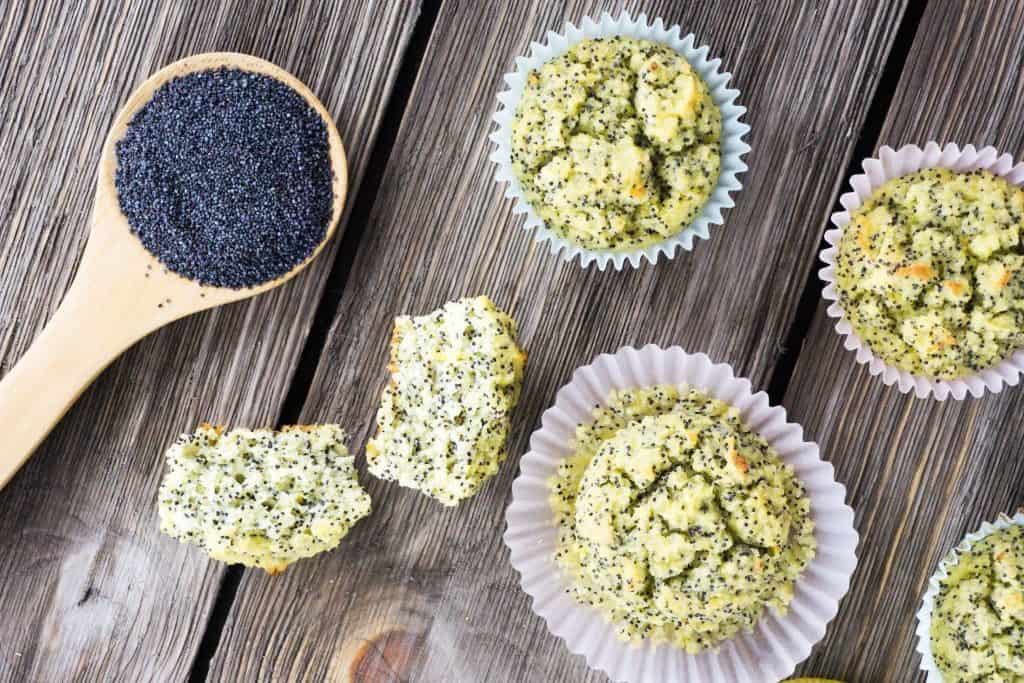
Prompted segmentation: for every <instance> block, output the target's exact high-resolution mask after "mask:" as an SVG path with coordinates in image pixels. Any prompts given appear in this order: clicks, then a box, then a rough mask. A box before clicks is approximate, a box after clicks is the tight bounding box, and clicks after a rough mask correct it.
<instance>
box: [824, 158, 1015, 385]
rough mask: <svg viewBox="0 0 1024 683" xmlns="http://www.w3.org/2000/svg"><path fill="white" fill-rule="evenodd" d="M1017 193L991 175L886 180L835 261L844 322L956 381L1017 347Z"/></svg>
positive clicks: (855, 218)
mask: <svg viewBox="0 0 1024 683" xmlns="http://www.w3.org/2000/svg"><path fill="white" fill-rule="evenodd" d="M1022 226H1024V189H1021V188H1020V187H1017V186H1016V185H1013V184H1011V183H1009V182H1007V181H1006V180H1004V179H1003V178H1000V177H998V176H995V175H993V174H991V173H989V172H988V171H974V172H971V173H956V172H954V171H950V170H948V169H944V168H933V169H927V170H923V171H917V172H915V173H910V174H908V175H905V176H901V177H899V178H894V179H893V180H890V181H888V182H887V183H885V184H884V185H882V186H881V187H879V188H878V189H877V190H875V192H874V194H873V195H872V196H871V198H870V199H869V200H868V201H867V202H866V203H865V204H864V206H862V207H860V208H859V209H857V210H856V211H854V212H853V213H852V214H851V220H850V224H849V225H847V226H846V228H845V230H844V231H843V236H842V239H841V240H840V242H839V246H838V251H837V256H836V290H837V292H838V294H839V302H840V304H841V305H842V307H843V311H844V313H845V315H846V318H847V319H848V320H849V321H850V324H851V325H852V326H853V329H854V331H855V332H856V333H857V335H858V336H860V338H861V339H862V340H863V341H864V342H865V343H866V344H867V345H868V347H869V348H870V349H871V351H872V352H873V353H874V354H875V355H877V356H878V357H879V358H881V359H882V360H884V361H885V362H887V363H889V364H891V365H894V366H896V367H898V368H901V369H903V370H906V371H908V372H911V373H914V374H917V375H923V376H926V377H933V378H937V379H954V378H956V377H962V376H964V375H967V374H971V373H974V372H977V371H979V370H982V369H984V368H988V367H991V366H993V365H995V364H996V363H998V362H999V361H1001V360H1002V359H1004V358H1006V357H1007V356H1008V355H1009V354H1011V353H1012V352H1013V351H1014V350H1016V349H1018V348H1020V347H1021V346H1022V344H1024V249H1022V247H1021V243H1020V233H1021V229H1022Z"/></svg>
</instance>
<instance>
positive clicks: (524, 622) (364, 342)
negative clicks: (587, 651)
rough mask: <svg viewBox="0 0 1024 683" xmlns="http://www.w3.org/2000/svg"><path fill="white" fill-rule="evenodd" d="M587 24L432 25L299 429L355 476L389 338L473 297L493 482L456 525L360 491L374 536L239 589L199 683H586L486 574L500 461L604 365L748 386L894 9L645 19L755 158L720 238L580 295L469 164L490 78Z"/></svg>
mask: <svg viewBox="0 0 1024 683" xmlns="http://www.w3.org/2000/svg"><path fill="white" fill-rule="evenodd" d="M615 6H616V7H618V5H615ZM602 7H605V5H601V4H591V3H584V2H568V3H564V4H556V5H553V4H551V3H542V2H527V1H522V0H520V1H518V2H508V3H501V4H498V3H471V2H446V3H444V5H443V6H442V9H441V13H440V16H439V17H438V19H437V22H436V24H435V27H434V31H433V35H432V37H431V41H430V44H429V46H428V48H427V51H426V55H425V58H424V62H423V64H422V66H421V70H420V72H419V77H418V81H417V83H416V86H415V89H414V91H413V93H412V97H411V101H410V104H409V107H408V109H407V111H406V115H405V118H404V121H403V124H402V128H401V131H400V134H399V137H398V140H397V143H396V145H395V148H394V152H393V154H392V157H391V159H390V162H389V166H388V170H387V173H386V175H385V178H384V181H383V183H382V185H381V187H380V190H379V194H378V198H377V201H376V208H375V211H374V212H373V215H372V218H371V221H370V224H369V225H368V227H367V231H366V233H365V235H364V239H363V241H362V243H361V244H360V246H359V251H358V253H357V255H356V259H355V263H354V266H353V269H352V272H351V274H350V277H349V281H348V284H347V286H346V289H345V291H344V293H343V297H342V300H341V304H340V306H339V310H338V312H337V316H336V318H335V321H334V325H333V328H332V330H331V334H330V337H329V339H328V342H327V344H326V346H325V348H324V349H323V353H322V356H321V362H320V366H319V369H318V371H317V374H316V377H315V381H314V383H313V387H312V390H311V392H310V396H309V399H308V401H307V404H306V408H305V409H304V410H303V413H302V419H303V421H321V420H330V421H340V422H341V423H342V424H343V425H345V426H347V427H348V428H349V429H350V430H351V431H352V443H351V446H352V448H353V450H354V451H355V452H357V453H359V454H360V460H361V454H362V451H363V446H364V444H365V441H366V439H367V437H368V435H369V433H370V432H371V430H372V425H373V415H374V412H375V408H376V404H377V400H378V397H379V393H380V389H381V388H382V386H383V384H384V382H385V379H386V373H385V366H386V364H387V346H388V340H389V338H390V329H391V323H392V319H393V317H394V316H395V315H397V314H400V313H423V312H425V311H428V310H431V309H433V308H435V307H437V306H439V305H440V304H442V303H443V302H444V301H446V300H449V299H453V298H456V297H459V296H462V295H472V294H478V293H487V294H489V295H490V296H492V297H493V298H494V299H495V301H497V302H498V303H499V305H501V306H503V307H505V308H507V309H509V310H510V311H511V312H512V313H513V314H514V316H515V317H516V318H517V320H518V321H519V327H520V339H521V341H522V342H523V344H524V345H525V347H526V348H527V350H528V351H529V353H530V361H529V364H528V368H527V376H526V384H525V388H524V392H523V397H522V401H521V404H520V407H519V409H518V415H517V418H516V424H515V427H514V433H513V435H512V438H511V443H510V447H511V452H512V453H513V454H514V455H513V457H512V458H510V460H511V461H510V462H507V463H506V465H505V466H504V468H503V469H502V471H501V473H500V474H499V475H498V476H497V477H495V479H494V480H493V481H492V482H491V483H490V484H489V485H488V486H487V487H486V488H485V489H484V490H483V491H482V492H481V493H480V494H479V495H478V496H477V497H476V498H474V499H472V500H470V501H468V502H465V503H463V504H462V505H461V506H460V507H459V508H457V509H448V508H443V507H442V506H441V505H439V504H438V503H436V502H433V501H431V500H429V499H427V498H426V497H424V496H422V495H420V494H418V493H416V492H414V491H410V490H407V489H401V488H399V487H398V486H397V485H394V484H390V483H384V482H380V481H377V480H375V479H373V478H371V477H369V476H365V475H364V476H363V481H364V483H365V484H366V485H367V487H368V489H369V491H370V493H371V495H372V497H373V501H374V502H373V504H374V512H373V514H372V515H371V517H370V518H369V519H367V520H365V521H363V522H361V523H360V524H359V525H358V526H357V527H356V529H354V530H353V532H352V533H351V534H350V535H349V537H347V538H346V539H345V541H344V542H343V544H342V546H341V547H340V548H339V549H338V550H337V551H334V552H331V553H327V554H324V555H322V556H320V557H318V558H315V559H312V560H309V561H304V562H302V563H299V564H297V565H296V566H294V567H292V568H290V569H289V570H288V571H287V572H285V573H284V575H282V576H280V577H275V578H269V577H267V576H266V575H264V574H262V573H258V572H246V573H245V574H244V577H243V579H242V583H241V586H240V589H239V592H238V596H237V599H236V601H235V603H234V605H233V608H232V611H231V615H230V617H229V620H228V623H227V626H226V628H225V631H224V634H223V638H222V640H221V645H220V648H219V650H218V652H217V654H216V657H215V658H214V660H213V663H212V667H211V674H212V678H213V679H215V680H257V679H258V680H273V679H296V680H324V679H329V680H349V678H351V679H352V680H356V681H406V680H415V681H495V682H500V681H577V680H595V681H597V680H604V677H603V675H600V674H595V673H592V672H588V670H587V668H586V666H585V664H584V662H583V661H582V659H580V658H576V657H573V656H571V655H570V654H569V653H568V652H567V651H566V649H565V647H564V646H563V644H562V643H561V642H560V641H559V640H558V639H556V638H554V637H552V636H551V635H549V634H548V633H547V631H546V628H545V626H544V624H543V622H542V621H541V619H540V618H539V617H537V616H535V615H534V614H533V612H532V611H531V609H530V605H529V601H528V599H527V598H526V596H525V594H524V593H523V592H522V591H521V590H520V589H519V587H518V582H517V577H516V575H515V573H514V572H513V570H512V569H511V567H510V566H509V563H508V553H507V551H506V549H505V547H504V545H503V544H502V541H501V538H500V536H501V532H502V531H503V526H504V521H503V516H504V511H505V508H506V506H507V504H508V501H509V497H510V483H511V480H512V479H513V478H514V476H515V474H516V464H515V459H516V457H517V456H518V455H519V454H521V453H522V452H524V451H525V449H526V445H527V438H528V435H529V433H530V432H531V431H532V429H533V428H534V427H535V425H536V424H537V422H538V420H539V416H540V413H541V412H542V411H543V409H544V408H545V407H547V406H548V405H549V404H550V403H551V401H552V399H553V396H554V393H555V391H556V389H557V388H558V387H559V386H560V385H561V384H563V383H565V382H566V381H567V380H568V378H569V376H570V374H571V372H572V370H573V369H574V368H575V367H577V366H579V365H581V364H584V363H587V362H588V361H589V360H590V359H591V358H592V357H593V356H594V355H595V354H597V353H599V352H602V351H609V350H614V349H616V348H618V347H619V346H621V345H624V344H635V345H641V344H643V343H647V342H656V343H660V344H673V343H679V344H682V345H683V346H685V347H688V348H690V349H693V350H703V351H707V352H709V353H710V354H711V355H712V356H713V357H714V358H716V359H718V360H725V361H729V362H731V363H733V364H734V365H735V366H736V367H737V368H738V370H739V371H740V372H742V373H744V374H746V375H748V376H750V377H751V378H752V379H753V381H754V383H755V385H759V386H764V385H765V383H766V381H767V379H768V378H769V377H770V376H771V373H772V371H773V370H774V368H775V365H776V362H777V360H778V357H779V355H780V353H781V345H782V342H783V340H784V339H785V336H786V332H787V330H788V328H789V325H790V323H791V322H792V320H793V317H794V311H795V307H796V304H797V301H798V299H799V295H800V292H801V291H802V289H803V286H804V284H805V281H806V277H807V273H808V270H809V268H810V267H811V264H812V263H813V261H814V254H815V252H816V251H817V248H818V242H819V239H820V235H821V231H822V229H823V227H824V224H825V219H826V216H827V213H828V211H829V209H830V207H831V205H832V202H833V198H834V193H835V188H836V187H837V186H838V183H839V182H840V180H841V176H842V175H843V173H844V171H845V168H846V165H847V163H848V158H849V155H850V153H851V150H852V146H853V144H854V141H855V140H856V133H857V131H858V130H859V129H860V125H861V123H862V120H863V118H864V116H865V113H866V110H867V107H868V105H869V103H870V102H871V100H872V95H873V91H874V88H875V85H876V82H877V77H878V74H879V73H880V71H881V68H882V64H883V62H884V60H885V57H886V54H887V51H888V48H889V46H890V41H891V40H892V38H893V36H894V32H895V27H896V26H897V24H898V22H899V19H900V17H901V14H902V5H901V4H900V3H894V2H857V3H852V2H849V3H805V2H802V1H800V0H794V1H792V2H777V3H761V2H742V1H734V2H717V3H666V2H651V3H647V4H645V6H644V9H645V10H646V11H647V12H648V13H649V14H651V15H657V16H662V17H664V18H665V19H666V20H667V21H668V22H669V23H673V22H679V23H681V24H682V25H683V26H685V27H686V28H687V29H688V30H692V31H694V32H695V33H696V34H697V36H698V37H699V39H700V41H701V42H703V43H707V44H709V45H710V46H711V47H712V50H713V52H714V54H716V55H719V56H721V57H722V58H723V60H724V62H725V64H726V65H727V66H728V67H730V68H731V69H732V70H733V73H734V75H735V84H736V86H737V87H738V88H739V89H740V90H741V91H742V93H743V96H742V103H743V104H744V105H746V106H747V107H748V108H749V115H748V121H749V122H750V124H751V125H752V126H753V129H754V133H753V135H752V137H751V144H752V146H753V147H754V151H753V153H752V154H751V155H750V156H749V158H748V161H749V163H750V166H751V170H750V172H748V173H747V174H746V175H745V176H744V178H743V182H744V184H745V186H746V187H745V189H744V191H743V192H742V193H741V194H740V195H739V198H738V205H737V207H736V209H734V210H732V211H731V212H730V213H729V214H728V219H727V225H726V226H725V228H724V229H717V230H716V231H715V234H714V236H713V238H712V240H711V241H710V242H702V243H700V244H699V245H698V246H697V247H696V249H695V251H694V252H693V253H692V254H684V255H682V256H680V257H679V258H677V259H676V260H675V261H673V262H672V263H661V264H659V265H658V266H657V267H656V268H651V267H649V266H648V267H644V268H642V269H640V270H639V271H630V272H624V273H614V272H606V273H599V272H597V271H596V270H593V269H592V270H590V271H586V272H584V271H581V270H580V268H579V267H578V266H577V265H576V264H565V263H562V262H560V261H557V260H555V259H554V258H553V257H552V256H551V255H550V254H549V253H547V250H546V247H544V246H537V245H534V244H533V243H532V242H531V239H530V237H529V236H528V235H527V234H525V233H524V232H523V231H522V230H521V229H520V227H519V224H520V221H519V220H518V219H517V218H515V217H513V216H512V215H511V206H510V204H509V202H507V201H505V200H504V199H503V198H502V197H501V188H499V187H497V186H496V185H495V184H494V183H493V181H492V168H491V165H490V163H489V161H488V160H487V156H488V153H489V151H490V147H489V145H488V144H487V143H486V141H485V138H486V134H487V133H488V131H489V130H490V123H489V120H488V119H489V117H490V115H491V113H492V112H493V109H494V106H495V100H494V96H495V93H496V92H497V90H498V89H499V87H500V86H501V75H502V74H503V73H504V72H506V71H508V70H510V69H511V68H512V65H513V58H514V57H515V56H516V55H518V54H521V53H522V52H524V50H526V49H527V46H528V44H529V42H530V41H531V40H537V39H540V38H542V36H543V35H544V32H545V30H547V29H560V28H561V26H562V24H563V21H564V20H565V19H566V18H579V17H580V16H582V15H584V14H585V13H596V12H598V10H599V9H600V8H602ZM630 7H631V8H636V7H637V5H635V4H631V5H630ZM360 464H361V463H360Z"/></svg>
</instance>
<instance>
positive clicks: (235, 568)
mask: <svg viewBox="0 0 1024 683" xmlns="http://www.w3.org/2000/svg"><path fill="white" fill-rule="evenodd" d="M440 10H441V0H426V1H425V2H423V4H422V5H421V7H420V14H419V16H418V17H417V18H416V24H415V25H414V26H413V30H412V33H411V35H410V38H409V44H408V47H407V48H406V50H405V55H404V56H403V57H402V65H401V68H400V69H399V71H398V73H397V74H396V77H395V83H394V86H393V87H392V89H391V94H390V95H389V96H388V103H387V107H386V108H385V110H384V115H383V117H382V118H381V123H380V128H379V130H378V132H377V139H376V141H375V142H374V144H373V149H372V151H371V153H370V156H369V158H368V160H367V167H366V172H365V174H364V176H363V179H362V181H361V183H360V185H359V189H358V190H357V192H356V195H355V198H354V200H353V202H352V204H351V207H352V208H351V211H350V213H349V216H348V219H347V223H346V229H345V232H344V234H343V235H342V236H341V244H340V245H339V246H338V250H337V252H336V253H335V257H334V263H332V264H331V271H330V273H329V274H328V276H327V282H326V284H325V286H324V290H323V295H322V296H321V297H320V301H319V302H318V303H317V308H316V312H315V313H314V316H313V323H312V326H311V327H310V331H309V335H308V336H307V337H306V342H305V345H304V346H303V348H302V353H301V355H300V356H299V363H298V366H297V367H296V369H295V373H294V374H293V375H292V382H291V385H290V386H289V387H288V393H287V394H286V395H285V400H284V404H283V405H282V407H281V414H280V416H279V417H278V422H277V425H276V426H277V427H278V428H280V427H281V426H282V425H287V424H293V423H295V422H296V421H297V420H298V419H299V414H300V413H301V411H302V406H303V404H304V403H305V401H306V396H307V395H308V394H309V389H310V386H311V384H312V382H313V375H314V374H315V373H316V368H317V366H318V365H319V363H320V355H321V352H322V350H323V347H324V342H325V340H326V339H327V335H328V333H329V332H330V328H331V323H332V321H333V320H334V314H335V311H336V310H337V308H338V302H339V301H340V300H341V294H342V291H344V289H345V284H346V282H347V281H348V276H349V273H350V272H351V270H352V262H353V260H354V259H355V254H356V251H357V250H358V248H359V245H360V243H361V242H362V238H363V232H364V231H365V229H366V225H367V223H369V218H370V212H371V211H372V210H373V205H374V202H375V201H376V198H377V190H378V189H379V188H380V183H381V179H382V178H383V176H384V171H385V169H386V168H387V164H388V161H389V159H390V158H391V150H392V148H393V147H394V144H395V139H396V138H397V137H398V130H399V128H400V127H401V124H402V119H403V118H404V116H405V110H406V108H407V107H408V105H409V97H410V95H411V94H412V88H413V85H414V84H415V82H416V77H417V75H418V74H419V69H420V64H421V63H422V61H423V55H424V53H425V52H426V49H427V44H428V43H429V42H430V35H431V33H433V30H434V23H435V22H436V21H437V15H438V13H439V12H440ZM244 572H245V568H244V567H243V566H242V565H236V564H233V565H229V566H228V568H227V570H226V571H225V572H224V577H223V578H222V579H221V582H220V585H219V586H218V587H217V595H216V598H214V603H213V609H212V610H211V612H210V618H209V619H208V620H207V622H206V628H205V630H204V631H203V637H202V639H201V640H200V641H199V648H198V649H197V651H196V656H195V659H193V660H192V668H191V670H190V672H189V678H188V680H189V681H190V683H200V682H202V681H206V680H207V677H208V676H209V672H210V662H212V661H213V657H214V655H216V653H217V648H218V647H219V645H220V640H221V636H222V635H223V632H224V627H225V625H226V624H227V619H228V615H229V614H230V612H231V606H232V605H233V604H234V602H235V596H236V595H237V594H238V587H239V585H240V584H241V582H242V574H243V573H244Z"/></svg>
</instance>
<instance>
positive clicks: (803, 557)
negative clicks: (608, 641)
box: [551, 386, 816, 653]
mask: <svg viewBox="0 0 1024 683" xmlns="http://www.w3.org/2000/svg"><path fill="white" fill-rule="evenodd" d="M573 450H574V454H573V455H572V456H571V457H570V458H568V459H567V460H566V461H564V462H563V463H562V464H561V465H560V466H559V468H558V473H557V474H556V476H555V477H553V479H552V482H551V484H552V495H551V505H552V508H553V510H554V512H555V516H556V520H557V523H558V545H557V548H558V549H557V561H558V563H559V564H560V565H561V566H562V567H564V568H565V569H566V570H567V571H568V572H569V574H570V576H571V577H572V580H573V588H572V589H573V592H574V594H575V596H576V598H577V599H578V600H579V601H580V602H582V603H583V604H587V605H592V606H594V607H596V608H598V609H599V610H601V611H602V612H603V613H604V614H605V616H606V617H608V619H609V620H610V621H611V622H612V623H614V624H615V626H616V628H617V630H618V633H619V635H620V636H621V637H623V638H624V639H627V640H632V641H637V640H641V639H649V640H652V641H655V642H661V641H667V642H670V643H672V644H674V645H676V646H678V647H681V648H685V649H686V650H687V651H688V652H691V653H695V652H699V651H701V650H704V649H706V648H709V647H715V646H716V645H717V644H718V643H720V642H722V641H723V640H725V639H727V638H730V637H732V636H733V635H735V634H736V633H737V632H738V631H740V630H741V629H744V628H749V627H751V626H752V625H753V624H754V622H755V621H756V620H757V619H758V618H759V617H760V615H761V613H762V612H763V610H764V608H765V607H766V606H769V607H772V608H774V609H775V610H776V611H778V612H784V611H785V609H786V607H787V606H788V604H789V602H790V601H791V600H792V597H793V584H794V582H795V581H796V578H797V577H798V576H799V574H800V573H801V572H802V571H803V570H804V568H805V567H806V566H807V564H808V563H809V562H810V560H811V559H812V557H813V556H814V552H815V548H816V544H815V539H814V523H813V521H812V519H811V516H810V501H809V500H808V499H807V497H806V495H805V493H804V489H803V486H802V485H801V483H800V482H799V480H798V479H797V478H796V476H795V475H794V474H793V471H792V468H790V467H789V466H788V465H785V464H784V463H783V462H782V461H781V460H780V459H779V456H778V454H777V453H776V452H775V451H774V450H773V449H772V448H771V447H770V446H769V445H768V443H767V442H766V441H765V440H764V439H763V438H762V437H760V436H758V435H757V434H755V433H753V432H752V431H750V429H748V428H747V427H746V425H744V424H743V423H742V421H741V420H740V418H739V415H738V413H737V411H736V410H735V409H733V408H731V407H730V406H728V405H727V404H725V403H723V402H722V401H719V400H717V399H713V398H711V397H710V396H707V395H706V394H704V393H702V392H700V391H698V390H696V389H690V388H683V389H682V390H680V389H679V388H677V387H673V386H654V387H650V388H641V389H630V390H627V391H620V392H617V393H614V394H612V396H611V397H610V398H609V402H608V405H607V406H605V407H599V408H597V409H595V410H594V421H593V422H592V423H590V424H586V425H581V426H579V427H578V428H577V431H576V437H575V441H574V443H573Z"/></svg>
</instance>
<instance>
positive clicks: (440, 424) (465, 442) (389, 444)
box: [366, 296, 526, 505]
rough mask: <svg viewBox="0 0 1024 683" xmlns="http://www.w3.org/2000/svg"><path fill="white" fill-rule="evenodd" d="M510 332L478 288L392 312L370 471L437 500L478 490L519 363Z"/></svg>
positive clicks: (501, 432)
mask: <svg viewBox="0 0 1024 683" xmlns="http://www.w3.org/2000/svg"><path fill="white" fill-rule="evenodd" d="M515 337H516V327H515V321H513V320H512V318H511V317H509V316H508V315H507V314H505V313H504V312H502V311H500V310H499V309H498V308H497V307H496V306H495V305H494V303H493V302H492V301H491V300H490V299H488V298H487V297H485V296H480V297H476V298H467V299H461V300H459V301H455V302H451V303H447V304H445V305H444V307H443V308H441V309H439V310H436V311H434V312H432V313H429V314H427V315H424V316H420V317H415V318H414V317H409V316H402V317H400V318H398V319H396V320H395V330H394V335H393V338H392V346H391V365H390V370H391V382H390V383H389V384H388V385H387V387H386V388H385V389H384V394H383V396H382V397H381V402H380V408H379V410H378V411H377V429H378V431H377V435H376V436H375V437H374V438H373V439H371V440H370V442H369V444H367V447H366V459H367V463H368V464H369V470H370V472H371V473H372V474H374V475H376V476H378V477H380V478H382V479H388V480H392V481H397V482H398V483H400V484H401V485H402V486H408V487H410V488H414V489H418V490H420V491H422V492H423V493H425V494H427V495H429V496H431V497H433V498H436V499H437V500H439V501H441V502H442V503H444V504H445V505H456V504H457V503H459V502H460V501H461V500H463V499H465V498H468V497H470V496H472V495H474V494H475V493H476V492H477V491H479V490H480V487H481V486H482V485H483V483H484V482H485V481H486V480H487V479H488V478H490V477H491V476H492V475H494V474H495V473H496V472H497V471H498V467H499V466H500V465H501V463H502V461H503V460H504V459H505V456H506V450H505V441H506V439H507V437H508V432H509V423H510V416H511V413H512V409H513V408H514V407H515V405H516V402H517V401H518V399H519V390H520V387H521V386H522V379H523V370H524V367H525V364H526V354H525V353H524V352H523V351H522V349H520V348H519V346H518V345H517V344H516V338H515Z"/></svg>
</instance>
